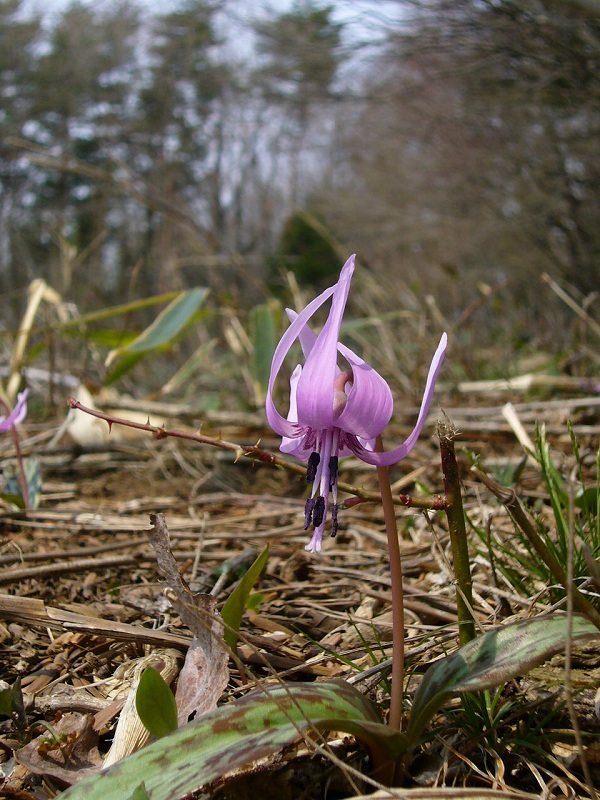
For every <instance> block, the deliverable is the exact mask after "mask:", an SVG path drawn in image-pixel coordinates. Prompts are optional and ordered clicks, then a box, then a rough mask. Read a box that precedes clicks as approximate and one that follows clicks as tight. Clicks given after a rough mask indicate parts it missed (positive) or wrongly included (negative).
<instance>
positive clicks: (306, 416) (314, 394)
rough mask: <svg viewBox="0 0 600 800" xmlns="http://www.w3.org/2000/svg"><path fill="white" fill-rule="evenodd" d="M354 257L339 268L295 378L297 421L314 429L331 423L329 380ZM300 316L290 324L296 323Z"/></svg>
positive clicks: (334, 365) (334, 369)
mask: <svg viewBox="0 0 600 800" xmlns="http://www.w3.org/2000/svg"><path fill="white" fill-rule="evenodd" d="M354 259H355V256H350V258H349V259H348V261H346V263H345V264H344V266H343V268H342V271H341V273H340V279H339V281H338V283H337V285H336V286H335V290H334V292H333V297H332V301H331V310H330V312H329V316H328V317H327V322H326V323H325V325H324V326H323V329H322V331H321V333H320V334H319V335H318V336H317V338H316V341H315V342H314V343H313V346H312V348H311V351H310V353H309V354H308V357H307V359H306V363H305V365H304V369H303V370H302V375H301V376H300V380H299V381H298V421H299V422H300V424H301V425H305V426H306V427H309V428H313V429H315V430H321V429H328V428H331V427H332V426H333V421H334V420H333V383H334V380H335V377H336V374H337V353H338V339H339V337H340V326H341V324H342V317H343V316H344V310H345V308H346V302H347V300H348V292H349V290H350V281H351V280H352V273H353V272H354ZM300 316H301V315H300ZM300 316H299V317H298V318H297V319H296V320H295V322H294V323H293V324H296V323H297V322H298V320H299V319H300Z"/></svg>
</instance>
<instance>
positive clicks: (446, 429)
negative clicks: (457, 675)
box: [438, 422, 475, 647]
mask: <svg viewBox="0 0 600 800" xmlns="http://www.w3.org/2000/svg"><path fill="white" fill-rule="evenodd" d="M455 436H456V431H455V429H454V427H453V426H452V425H451V424H450V423H449V422H438V437H439V440H440V455H441V459H442V472H443V473H444V488H445V490H446V501H447V505H446V516H447V518H448V530H449V532H450V546H451V548H452V561H453V564H454V576H455V578H456V611H457V614H458V641H459V642H460V645H461V647H463V646H464V645H465V644H468V643H469V642H470V641H472V640H473V639H474V638H475V620H474V619H473V579H472V577H471V563H470V561H469V547H468V543H467V530H466V527H465V512H464V508H463V502H462V492H461V488H460V474H459V472H458V464H457V462H456V454H455V452H454V437H455Z"/></svg>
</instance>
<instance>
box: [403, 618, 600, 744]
mask: <svg viewBox="0 0 600 800" xmlns="http://www.w3.org/2000/svg"><path fill="white" fill-rule="evenodd" d="M572 630H573V639H582V638H589V639H591V638H598V637H600V633H599V632H598V629H597V628H596V626H595V625H593V624H592V623H591V622H589V621H588V620H587V619H585V618H584V617H574V618H573V629H572ZM567 631H568V620H567V618H566V617H565V616H560V615H558V614H554V615H552V616H547V617H536V618H535V619H526V620H524V621H522V622H516V623H514V624H512V625H506V626H504V627H502V628H496V629H495V630H493V631H488V633H485V634H484V635H483V636H480V637H479V638H477V639H474V640H473V641H472V642H469V644H467V645H465V646H464V647H461V648H460V650H457V651H456V653H453V654H452V655H451V656H448V657H447V658H444V659H442V660H441V661H438V662H437V663H435V664H434V665H433V666H431V667H430V668H429V669H428V670H427V672H426V673H425V675H424V677H423V680H422V681H421V683H420V684H419V688H418V689H417V691H416V693H415V697H414V700H413V706H412V710H411V715H410V722H409V724H408V729H407V732H406V734H407V737H408V739H409V741H410V743H411V746H413V745H414V744H415V743H416V741H417V740H418V738H419V737H420V735H421V733H422V732H423V729H424V728H425V726H426V725H427V723H428V722H429V720H430V719H431V717H432V716H433V715H434V714H435V712H436V711H437V710H438V709H439V708H441V706H442V705H443V704H444V703H445V702H446V700H447V699H448V698H449V697H451V696H452V695H453V694H456V693H457V692H475V691H481V690H483V689H493V688H494V687H496V686H499V685H500V684H502V683H505V682H506V681H508V680H510V679H511V678H515V677H517V676H518V675H523V674H525V673H526V672H528V671H529V670H530V669H533V667H536V666H538V664H541V663H542V662H543V661H546V659H548V658H550V657H551V656H553V655H555V654H556V653H558V652H560V651H561V650H563V649H564V647H565V641H566V637H567Z"/></svg>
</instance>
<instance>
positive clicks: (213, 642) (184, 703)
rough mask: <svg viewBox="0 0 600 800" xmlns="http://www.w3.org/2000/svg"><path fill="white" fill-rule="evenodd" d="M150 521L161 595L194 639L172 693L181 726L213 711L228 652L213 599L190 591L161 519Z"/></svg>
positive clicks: (225, 676) (221, 687)
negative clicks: (161, 590) (174, 691)
mask: <svg viewBox="0 0 600 800" xmlns="http://www.w3.org/2000/svg"><path fill="white" fill-rule="evenodd" d="M150 521H151V522H152V525H153V527H152V530H151V531H150V534H149V538H150V543H151V544H152V546H153V547H154V549H155V550H156V556H157V563H158V571H159V573H160V575H161V576H162V577H163V578H164V579H165V581H166V583H167V587H166V588H165V589H164V595H165V597H166V598H167V599H168V600H169V602H170V603H171V605H172V606H173V608H174V609H175V610H176V611H177V613H178V614H179V616H180V617H181V619H182V621H183V622H185V624H186V625H187V626H188V628H189V629H190V631H191V632H192V634H193V635H194V638H193V641H192V644H191V645H190V647H189V649H188V652H187V654H186V658H185V663H184V665H183V668H182V670H181V673H180V675H179V680H178V683H177V691H176V693H175V700H176V702H177V710H178V721H179V724H180V725H183V724H185V723H186V722H187V721H188V719H189V717H190V716H191V715H192V714H194V713H195V714H196V716H200V715H201V714H204V713H206V712H207V711H211V710H212V709H213V708H216V705H217V702H218V700H219V698H220V697H221V694H222V693H223V690H224V689H225V687H226V686H227V681H228V680H229V670H228V667H227V662H228V661H229V651H228V649H227V648H226V646H225V642H224V632H225V630H224V625H223V621H222V619H221V617H220V615H219V612H218V611H217V610H216V601H215V599H214V597H212V596H211V595H209V594H193V593H192V592H191V591H190V588H189V586H188V585H187V583H186V582H185V581H184V580H183V578H182V577H181V575H180V574H179V570H178V568H177V562H176V561H175V558H174V556H173V553H172V552H171V547H170V543H169V531H168V529H167V524H166V522H165V518H164V516H163V515H162V514H151V515H150Z"/></svg>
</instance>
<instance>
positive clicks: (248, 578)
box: [221, 545, 269, 651]
mask: <svg viewBox="0 0 600 800" xmlns="http://www.w3.org/2000/svg"><path fill="white" fill-rule="evenodd" d="M268 557H269V545H267V546H266V547H265V549H264V550H263V551H262V553H261V554H260V555H259V556H258V558H257V559H256V561H255V562H254V563H253V564H252V565H251V566H250V568H249V569H248V571H247V572H246V574H245V575H244V576H243V578H241V580H240V582H239V583H238V585H237V586H236V587H235V589H234V590H233V591H232V593H231V594H230V595H229V597H228V598H227V600H226V601H225V605H224V606H223V608H222V609H221V617H222V618H223V622H224V623H225V641H226V642H227V644H228V646H229V647H230V648H231V649H232V650H234V651H235V649H236V647H237V640H238V637H237V633H238V631H239V629H240V625H241V623H242V616H243V615H244V611H245V610H246V608H247V606H248V598H249V597H250V592H251V591H252V588H253V586H254V584H255V583H256V581H257V580H258V578H259V576H260V573H261V572H262V571H263V569H264V567H265V564H266V563H267V558H268Z"/></svg>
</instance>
